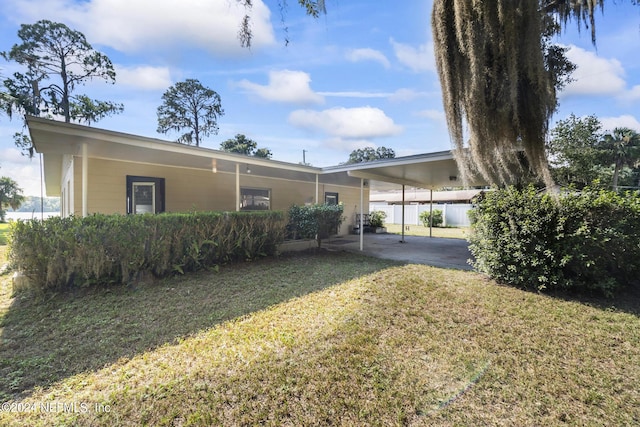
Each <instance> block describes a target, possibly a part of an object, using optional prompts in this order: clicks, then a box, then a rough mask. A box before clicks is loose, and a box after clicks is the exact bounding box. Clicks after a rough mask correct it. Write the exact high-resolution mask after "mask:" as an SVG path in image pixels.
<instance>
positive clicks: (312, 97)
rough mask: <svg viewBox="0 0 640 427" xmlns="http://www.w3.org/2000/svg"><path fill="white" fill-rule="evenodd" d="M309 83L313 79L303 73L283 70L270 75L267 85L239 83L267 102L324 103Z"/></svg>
mask: <svg viewBox="0 0 640 427" xmlns="http://www.w3.org/2000/svg"><path fill="white" fill-rule="evenodd" d="M309 83H311V77H310V76H309V74H307V73H305V72H303V71H290V70H281V71H271V72H270V73H269V84H267V85H260V84H257V83H253V82H250V81H248V80H242V81H240V82H238V86H240V87H241V88H243V89H246V90H247V91H249V92H250V93H253V94H255V95H257V96H259V97H260V98H263V99H265V100H267V101H277V102H287V103H292V104H321V103H323V102H324V98H323V97H322V96H321V95H319V94H317V93H315V92H314V91H313V90H312V89H311V87H310V86H309Z"/></svg>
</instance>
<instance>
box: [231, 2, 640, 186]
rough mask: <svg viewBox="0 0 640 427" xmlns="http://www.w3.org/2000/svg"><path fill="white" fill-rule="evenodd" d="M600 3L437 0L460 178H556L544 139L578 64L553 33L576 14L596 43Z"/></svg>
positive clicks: (318, 7)
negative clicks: (556, 43) (560, 95)
mask: <svg viewBox="0 0 640 427" xmlns="http://www.w3.org/2000/svg"><path fill="white" fill-rule="evenodd" d="M237 1H238V2H244V3H245V5H246V3H250V2H248V1H247V0H237ZM298 3H299V4H300V5H301V6H302V7H304V8H305V9H306V10H307V14H309V15H311V16H314V17H315V16H318V14H319V13H321V12H324V11H325V2H324V1H322V0H299V1H298ZM631 3H633V4H636V5H637V4H640V0H631ZM279 4H280V6H281V8H282V7H284V8H286V1H284V0H283V1H281V2H280V3H279ZM597 7H600V8H604V0H537V1H535V0H434V2H433V13H432V19H431V23H432V30H433V38H434V50H435V54H436V67H437V69H438V74H439V76H440V82H441V85H442V90H443V100H444V107H445V113H446V116H447V125H448V127H449V133H450V134H451V139H452V141H453V145H454V152H455V154H456V160H457V161H458V165H459V168H460V169H461V174H462V176H463V178H465V179H467V178H469V177H470V176H473V175H478V174H479V175H481V176H482V177H484V178H485V179H487V180H489V181H491V182H494V183H508V182H512V181H514V180H515V181H517V180H519V179H520V178H521V177H522V176H524V175H526V174H528V173H529V172H533V173H535V174H536V175H537V176H538V177H539V178H541V179H543V180H544V181H545V183H546V184H547V185H550V184H552V179H551V175H550V173H549V169H548V165H547V162H546V156H545V149H544V147H545V140H546V135H547V131H548V126H549V120H550V118H551V115H552V114H553V112H554V111H555V109H556V107H557V97H556V90H558V89H560V88H561V87H562V86H563V85H564V84H566V83H567V81H568V79H569V77H568V74H570V72H571V70H572V69H573V67H572V66H571V64H570V62H569V61H568V60H566V57H564V54H563V53H564V51H563V48H561V47H558V46H554V45H552V44H551V43H550V37H551V36H552V35H553V33H554V32H557V31H560V29H561V26H566V24H567V22H568V21H570V20H572V19H575V20H576V21H577V23H578V28H579V29H580V27H581V26H582V25H583V24H584V25H585V26H587V27H590V28H591V35H592V40H593V42H594V43H595V10H596V8H597ZM244 30H248V31H249V32H250V27H248V26H244V27H241V32H240V34H241V38H242V35H243V31H244ZM245 39H246V38H245ZM249 40H250V37H249ZM465 123H466V127H465ZM465 129H466V130H467V133H468V139H467V138H466V136H467V135H466V134H465V132H464V130H465ZM523 153H524V156H523V155H522V154H523Z"/></svg>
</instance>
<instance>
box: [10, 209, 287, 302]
mask: <svg viewBox="0 0 640 427" xmlns="http://www.w3.org/2000/svg"><path fill="white" fill-rule="evenodd" d="M12 224H13V225H12V233H11V249H10V254H9V256H10V260H11V263H12V265H13V267H14V268H15V269H17V270H18V271H22V272H23V273H24V274H25V275H27V277H28V278H29V279H30V282H31V285H32V286H34V287H35V288H37V289H43V290H44V289H58V288H63V287H71V286H87V285H91V284H93V283H105V282H107V283H108V282H112V283H127V282H129V281H130V280H131V279H132V278H135V277H137V276H138V275H139V274H141V273H144V272H148V273H151V274H153V275H154V276H156V277H163V276H167V275H170V274H172V273H184V272H186V271H195V270H199V269H204V268H214V267H216V266H217V265H219V264H224V263H228V262H232V261H238V260H246V259H252V258H256V257H260V256H267V255H272V254H274V253H275V252H276V249H277V246H278V245H279V244H280V243H281V242H282V241H283V239H284V229H285V225H286V218H285V214H284V213H283V212H275V211H270V212H230V213H218V212H207V213H184V214H161V215H127V216H123V215H100V214H97V215H92V216H88V217H85V218H81V217H68V218H59V217H53V218H49V219H47V220H45V221H16V222H13V223H12Z"/></svg>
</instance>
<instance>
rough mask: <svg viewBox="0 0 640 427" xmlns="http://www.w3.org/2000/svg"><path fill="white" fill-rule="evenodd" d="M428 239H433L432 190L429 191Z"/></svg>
mask: <svg viewBox="0 0 640 427" xmlns="http://www.w3.org/2000/svg"><path fill="white" fill-rule="evenodd" d="M429 237H433V188H430V189H429Z"/></svg>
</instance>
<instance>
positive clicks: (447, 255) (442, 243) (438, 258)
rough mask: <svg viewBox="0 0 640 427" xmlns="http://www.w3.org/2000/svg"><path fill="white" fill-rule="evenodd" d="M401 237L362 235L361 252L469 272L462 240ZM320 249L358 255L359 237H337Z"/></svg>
mask: <svg viewBox="0 0 640 427" xmlns="http://www.w3.org/2000/svg"><path fill="white" fill-rule="evenodd" d="M401 239H402V236H401V235H399V234H374V233H365V234H364V251H363V253H364V254H366V255H370V256H375V257H378V258H386V259H392V260H396V261H404V262H408V263H414V264H426V265H431V266H434V267H441V268H454V269H457V270H471V266H470V265H469V264H468V262H467V261H468V260H469V259H471V258H472V256H471V252H469V244H468V242H467V241H466V240H464V239H444V238H438V237H419V236H404V243H403V242H401ZM322 246H323V247H326V248H328V249H332V250H345V251H350V252H360V236H358V235H349V236H340V237H335V238H332V239H327V240H323V241H322Z"/></svg>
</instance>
